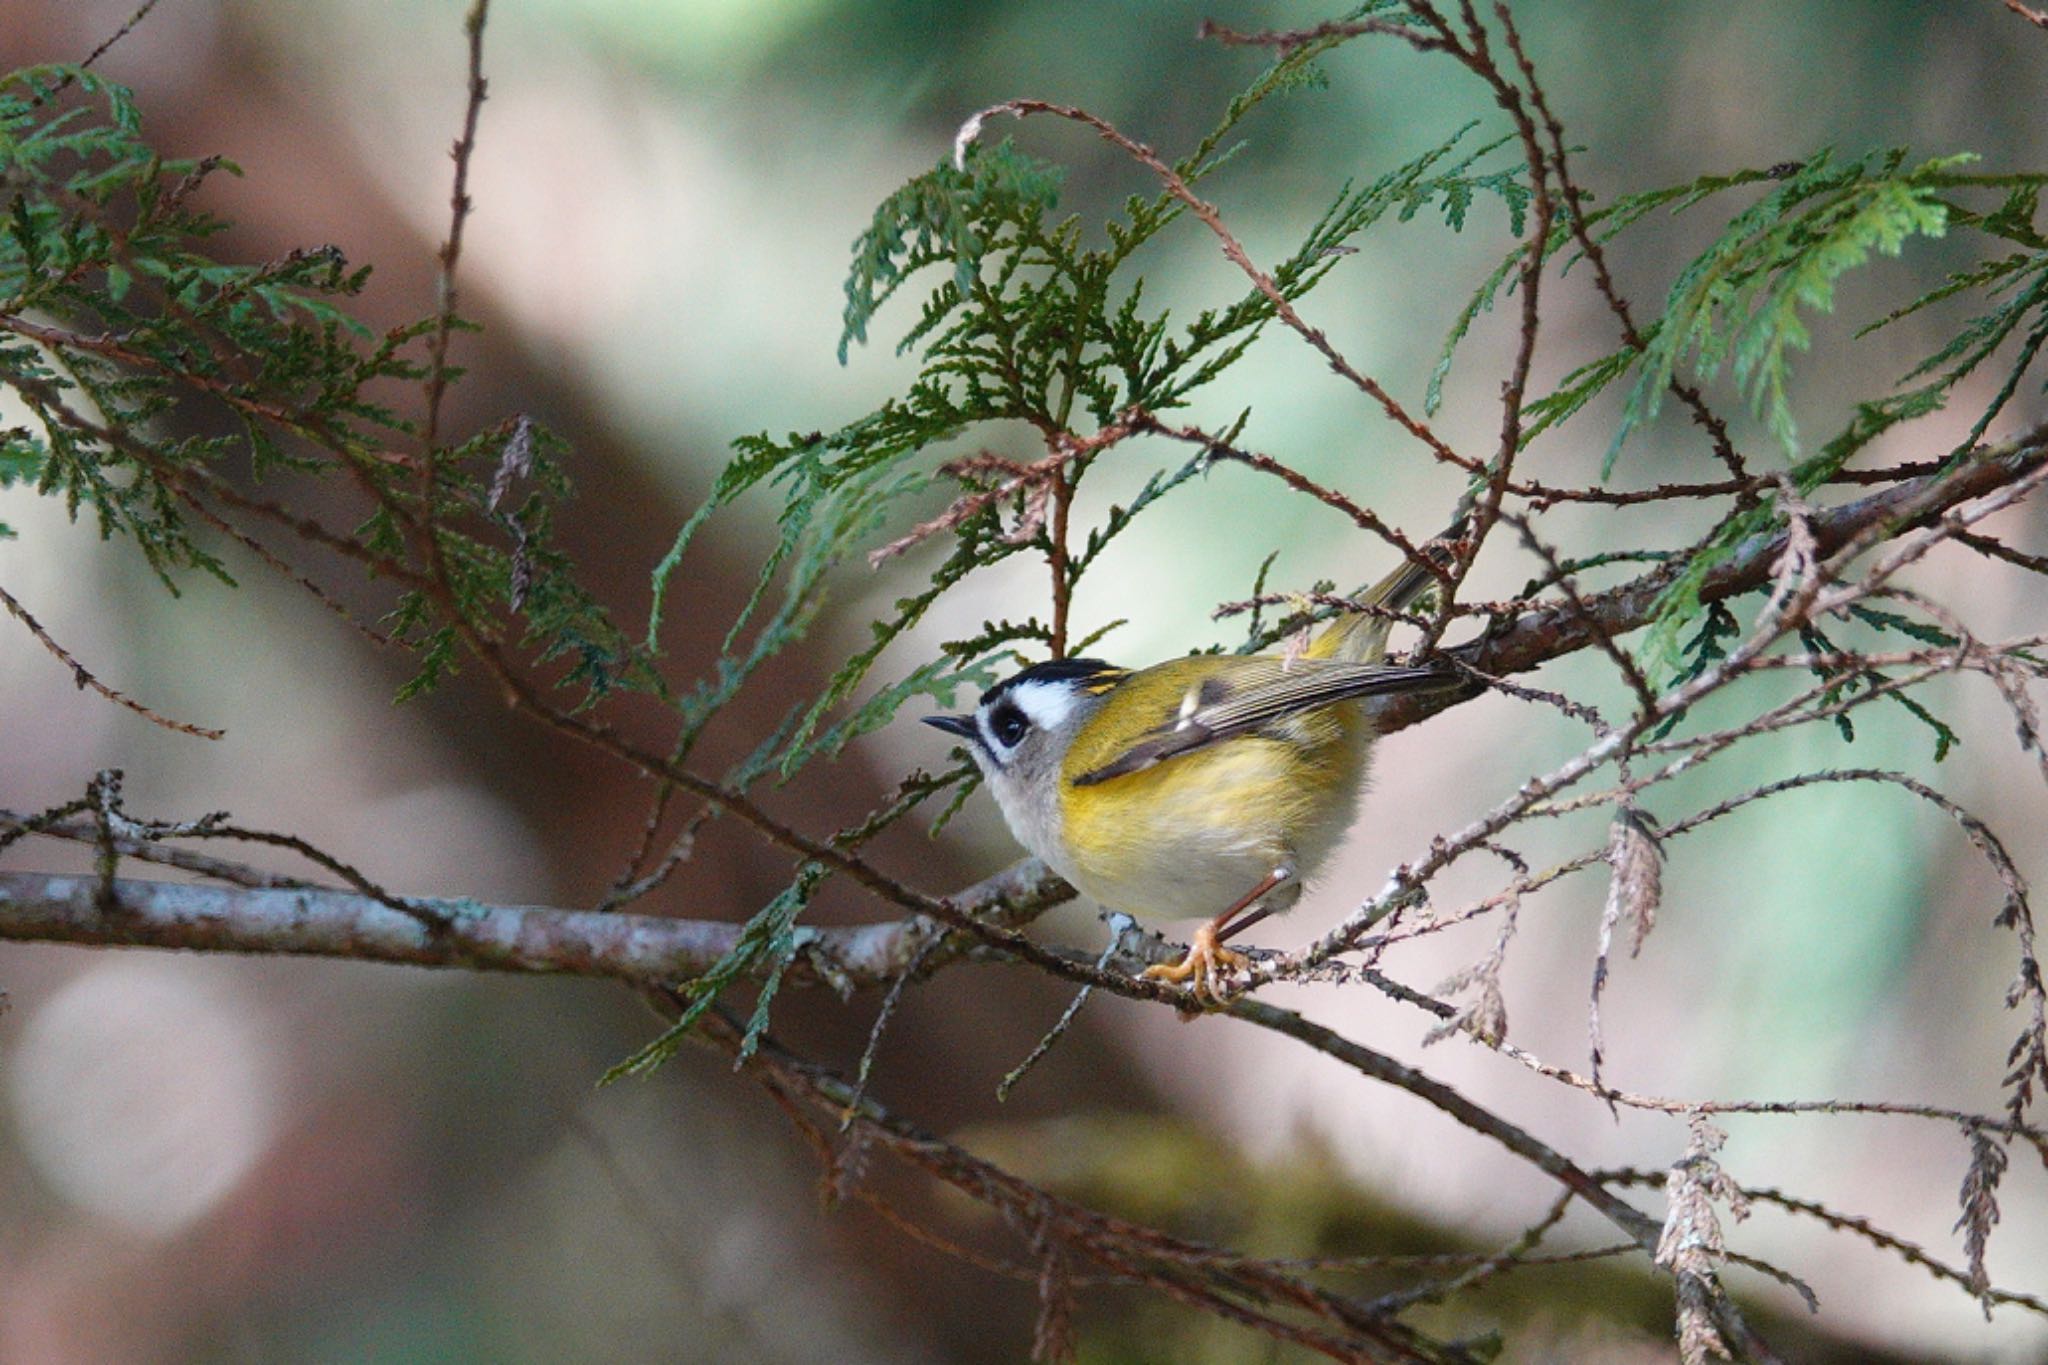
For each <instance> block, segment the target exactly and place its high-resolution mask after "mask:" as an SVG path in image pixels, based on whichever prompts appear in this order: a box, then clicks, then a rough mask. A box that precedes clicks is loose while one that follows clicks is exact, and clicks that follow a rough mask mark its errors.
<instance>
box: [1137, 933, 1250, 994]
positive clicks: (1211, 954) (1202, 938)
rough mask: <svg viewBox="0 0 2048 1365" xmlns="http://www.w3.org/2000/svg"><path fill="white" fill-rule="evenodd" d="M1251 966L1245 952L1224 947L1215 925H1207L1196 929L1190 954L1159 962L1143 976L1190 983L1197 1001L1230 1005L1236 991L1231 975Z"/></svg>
mask: <svg viewBox="0 0 2048 1365" xmlns="http://www.w3.org/2000/svg"><path fill="white" fill-rule="evenodd" d="M1251 965H1252V960H1251V959H1250V958H1248V957H1246V956H1245V955H1244V954H1243V953H1240V952H1237V951H1235V950H1233V949H1230V948H1226V947H1224V946H1223V944H1222V942H1221V941H1219V940H1218V939H1217V937H1216V926H1215V925H1214V924H1205V925H1203V926H1202V927H1201V928H1199V929H1197V930H1196V931H1195V938H1194V942H1192V943H1190V944H1189V945H1188V953H1187V956H1186V957H1184V958H1182V959H1181V960H1180V961H1178V962H1160V963H1156V964H1154V965H1153V966H1150V967H1147V968H1146V969H1145V970H1144V971H1143V972H1142V973H1141V974H1140V975H1141V976H1142V977H1143V979H1144V980H1147V981H1170V982H1173V983H1174V984H1176V985H1178V984H1180V983H1181V982H1186V983H1187V991H1188V994H1189V995H1191V996H1193V997H1194V998H1195V999H1196V1000H1198V1001H1201V1002H1202V1003H1204V1004H1209V1005H1227V1004H1229V1003H1230V998H1231V996H1233V995H1234V994H1236V992H1235V991H1234V990H1233V989H1231V985H1230V981H1229V978H1230V977H1232V976H1234V975H1236V974H1237V973H1238V972H1242V971H1248V970H1249V969H1250V968H1251Z"/></svg>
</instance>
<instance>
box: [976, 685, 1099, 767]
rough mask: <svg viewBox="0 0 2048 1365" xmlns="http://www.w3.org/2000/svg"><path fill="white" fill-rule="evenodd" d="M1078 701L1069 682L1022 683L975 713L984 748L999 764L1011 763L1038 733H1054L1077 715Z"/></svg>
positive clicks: (1006, 689) (1007, 690) (1007, 689)
mask: <svg viewBox="0 0 2048 1365" xmlns="http://www.w3.org/2000/svg"><path fill="white" fill-rule="evenodd" d="M1077 703H1078V698H1077V697H1076V695H1075V693H1074V689H1073V686H1072V685H1071V684H1070V683H1066V682H1039V681H1037V680H1031V681H1027V682H1021V683H1018V684H1016V685H1015V686H1014V687H1008V688H1005V689H1004V690H1003V693H1002V695H1001V696H999V697H997V698H996V699H995V701H994V702H993V703H991V704H989V705H986V706H984V707H982V708H981V709H980V710H979V711H977V712H976V713H975V717H974V723H975V725H976V726H977V727H979V729H980V730H981V739H982V745H983V747H984V748H985V749H986V750H987V751H988V753H989V754H990V755H991V756H992V757H994V758H995V759H996V760H997V761H998V762H1003V761H1005V760H1007V759H1008V758H1009V757H1010V755H1011V754H1013V753H1015V752H1016V751H1017V749H1018V747H1019V746H1021V745H1022V744H1023V743H1024V741H1025V740H1026V739H1027V738H1029V737H1030V736H1031V735H1032V734H1034V733H1039V734H1051V733H1054V732H1056V731H1058V730H1059V728H1060V727H1061V726H1063V725H1065V724H1066V723H1067V720H1068V719H1069V718H1070V717H1071V716H1072V715H1073V714H1074V707H1075V706H1076V705H1077Z"/></svg>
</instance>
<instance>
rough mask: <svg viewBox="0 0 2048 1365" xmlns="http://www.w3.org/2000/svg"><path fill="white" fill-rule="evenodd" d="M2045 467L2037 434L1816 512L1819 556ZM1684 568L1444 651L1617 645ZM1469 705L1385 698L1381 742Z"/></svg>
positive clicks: (1736, 579) (1751, 543)
mask: <svg viewBox="0 0 2048 1365" xmlns="http://www.w3.org/2000/svg"><path fill="white" fill-rule="evenodd" d="M2044 464H2048V427H2037V428H2035V429H2034V430H2032V431H2030V432H2028V433H2027V434H2026V435H2024V436H2022V437H2020V438H2019V439H2017V440H2015V441H2013V442H2011V443H2009V444H2007V445H2004V446H1999V447H1996V448H1992V449H1988V450H1984V451H1980V452H1978V453H1977V454H1975V455H1973V456H1971V457H1970V458H1969V459H1967V460H1966V461H1964V462H1963V463H1962V464H1961V465H1959V466H1958V467H1956V468H1955V469H1952V470H1949V471H1948V472H1947V473H1943V474H1930V475H1928V476H1926V477H1924V478H1919V479H1913V480H1911V481H1909V482H1906V483H1901V484H1898V485H1896V486H1895V487H1892V488H1887V489H1885V490H1883V491H1882V492H1877V493H1872V494H1871V495H1869V496H1868V497H1864V498H1857V499H1855V500H1854V501H1852V502H1845V503H1841V504H1839V505H1838V506H1834V507H1829V508H1825V509H1822V510H1819V511H1816V512H1814V513H1813V515H1812V517H1811V518H1810V527H1811V530H1812V534H1813V539H1814V543H1815V547H1816V551H1817V553H1818V554H1820V555H1822V556H1826V555H1832V554H1834V553H1835V552H1836V551H1837V550H1840V549H1842V548H1843V547H1844V546H1847V545H1848V544H1850V542H1852V541H1856V540H1859V539H1863V540H1868V539H1870V538H1871V537H1873V536H1875V537H1877V538H1878V539H1884V538H1888V537H1891V536H1896V535H1898V534H1900V533H1901V532H1904V531H1908V530H1912V529H1913V528H1915V527H1919V526H1925V525H1929V524H1931V523H1932V522H1935V521H1937V520H1939V519H1940V518H1941V517H1942V516H1943V515H1944V514H1945V513H1947V512H1950V511H1952V510H1954V509H1955V508H1957V507H1959V506H1961V505H1962V504H1964V503H1966V502H1969V501H1971V500H1972V499H1974V498H1980V497H1983V496H1985V495H1986V494H1989V493H1995V492H1997V491H1998V490H1999V489H2001V488H2003V487H2005V486H2007V485H2008V484H2011V483H2014V482H2016V481H2018V480H2020V479H2023V478H2026V477H2027V476H2029V475H2031V474H2034V473H2035V472H2036V471H2038V470H2039V469H2040V468H2041V467H2042V466H2043V465H2044ZM1786 541H1787V533H1785V532H1783V531H1779V532H1775V533H1771V534H1766V535H1757V536H1752V537H1751V538H1750V539H1749V540H1747V541H1745V542H1744V543H1743V544H1741V545H1739V546H1737V547H1736V549H1735V551H1734V553H1732V554H1731V555H1730V556H1729V557H1728V558H1727V559H1726V560H1724V561H1723V562H1722V563H1720V564H1718V565H1716V566H1715V567H1714V569H1713V570H1712V571H1711V572H1710V573H1708V575H1707V577H1706V580H1705V582H1704V583H1702V584H1701V587H1700V600H1701V601H1703V602H1717V601H1721V600H1723V599H1725V598H1729V597H1735V596H1738V595H1740V594H1742V593H1745V592H1750V591H1752V590H1754V589H1757V588H1761V587H1763V586H1765V585H1766V584H1767V583H1769V582H1770V581H1771V574H1772V570H1773V566H1774V565H1775V564H1776V563H1777V561H1778V558H1779V556H1780V555H1782V554H1783V553H1784V551H1785V546H1786ZM1681 568H1682V566H1681V565H1678V564H1671V565H1667V566H1664V567H1662V568H1660V569H1658V570H1656V571H1655V572H1652V573H1647V574H1644V575H1642V576H1641V577H1639V578H1635V579H1632V580H1630V581H1629V582H1627V583H1624V584H1622V585H1621V586H1620V587H1617V588H1610V589H1609V590H1607V591H1606V592H1601V593H1591V594H1587V595H1586V596H1584V597H1582V598H1581V599H1580V601H1579V602H1576V603H1558V604H1555V605H1552V606H1548V607H1545V608H1543V609H1542V610H1539V611H1532V612H1527V613H1524V614H1523V615H1521V616H1518V617H1516V618H1515V619H1514V620H1513V621H1511V622H1509V623H1507V624H1506V625H1504V626H1502V627H1501V628H1499V629H1497V630H1495V631H1492V632H1490V633H1488V634H1487V635H1486V636H1485V637H1484V638H1482V639H1480V640H1475V641H1472V642H1470V643H1468V644H1463V645H1459V646H1458V647H1456V648H1454V649H1452V650H1450V651H1448V652H1449V653H1451V654H1452V655H1454V656H1456V657H1458V658H1460V659H1463V660H1464V661H1465V662H1467V663H1469V664H1471V665H1472V666H1474V667H1475V668H1478V669H1480V670H1482V671H1483V672H1486V673H1490V674H1494V675H1497V676H1498V675H1506V674H1511V673H1523V672H1527V671H1528V670H1530V669H1533V668H1536V667H1538V666H1540V665H1542V664H1545V663H1548V662H1550V660H1552V659H1557V658H1562V657H1563V656H1565V655H1567V654H1573V653H1576V652H1578V651H1579V650H1581V649H1585V648H1587V647H1588V646H1591V645H1594V644H1596V643H1597V642H1598V641H1599V639H1600V638H1601V637H1602V636H1605V637H1607V638H1609V639H1616V638H1619V637H1620V636H1622V635H1625V634H1627V633H1628V632H1630V631H1633V630H1638V629H1640V628H1641V627H1643V626H1645V625H1648V624H1649V623H1650V621H1651V620H1652V619H1653V618H1654V616H1655V613H1656V607H1657V603H1658V600H1659V599H1660V598H1661V597H1662V596H1663V594H1664V592H1665V590H1666V589H1667V588H1668V587H1670V585H1671V583H1672V581H1673V580H1674V579H1675V578H1676V577H1677V576H1678V574H1679V572H1680V571H1681ZM1469 697H1470V694H1461V693H1457V692H1426V693H1409V694H1406V695H1404V696H1399V697H1390V698H1387V699H1386V700H1385V701H1384V702H1382V703H1381V704H1380V705H1379V707H1378V708H1377V709H1376V711H1375V713H1374V714H1375V724H1376V725H1377V727H1378V728H1379V730H1380V732H1381V733H1383V734H1384V733H1389V732H1391V731H1394V730H1401V729H1405V728H1407V727H1408V726H1410V725H1413V724H1415V723H1416V722H1418V721H1421V720H1424V719H1426V718H1427V717H1429V716H1431V715H1434V714H1435V713H1436V712H1438V711H1441V710H1443V709H1445V708H1446V707H1449V706H1453V705H1455V704H1457V703H1458V702H1460V701H1463V700H1469Z"/></svg>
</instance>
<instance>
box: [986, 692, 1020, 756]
mask: <svg viewBox="0 0 2048 1365" xmlns="http://www.w3.org/2000/svg"><path fill="white" fill-rule="evenodd" d="M988 728H989V733H990V734H992V735H994V736H995V737H996V742H997V743H998V744H1000V745H1002V746H1003V747H1004V748H1005V749H1014V748H1016V747H1017V745H1018V744H1019V743H1021V742H1022V741H1023V739H1024V735H1025V733H1026V732H1027V731H1029V730H1030V729H1031V722H1030V721H1028V720H1026V719H1024V713H1023V712H1022V711H1020V710H1018V709H1017V708H1016V707H1014V706H1011V705H1009V704H1007V703H1005V704H1004V705H1002V706H998V707H997V708H996V709H995V714H994V715H992V716H990V717H989V718H988Z"/></svg>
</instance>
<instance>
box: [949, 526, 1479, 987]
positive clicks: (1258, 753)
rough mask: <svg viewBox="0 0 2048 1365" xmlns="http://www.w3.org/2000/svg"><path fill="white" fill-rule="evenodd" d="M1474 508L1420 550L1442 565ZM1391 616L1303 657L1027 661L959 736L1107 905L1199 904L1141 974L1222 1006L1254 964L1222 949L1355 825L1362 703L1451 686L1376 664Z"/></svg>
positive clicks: (1337, 624)
mask: <svg viewBox="0 0 2048 1365" xmlns="http://www.w3.org/2000/svg"><path fill="white" fill-rule="evenodd" d="M1462 531H1463V518H1462V517H1461V518H1460V520H1459V522H1458V523H1456V524H1454V525H1453V526H1452V527H1451V529H1450V530H1449V531H1446V532H1445V533H1444V534H1443V535H1442V536H1439V537H1437V538H1436V539H1435V540H1433V541H1431V542H1430V543H1429V544H1428V545H1426V546H1424V547H1423V549H1422V552H1421V553H1422V555H1423V556H1424V557H1425V558H1428V559H1429V560H1430V561H1431V562H1432V563H1435V564H1438V565H1439V566H1440V565H1441V563H1442V562H1443V560H1444V559H1445V558H1446V557H1447V556H1446V549H1447V545H1448V543H1449V542H1450V541H1451V540H1452V539H1454V538H1455V537H1457V536H1458V535H1460V534H1462ZM1435 581H1436V573H1435V572H1433V571H1432V569H1431V568H1430V567H1428V566H1427V565H1425V564H1422V563H1416V562H1413V561H1411V562H1407V563H1404V564H1402V565H1401V566H1400V567H1399V568H1398V569H1396V570H1395V571H1394V572H1393V573H1391V574H1389V575H1388V576H1387V577H1386V578H1385V579H1383V580H1381V581H1380V582H1379V583H1378V584H1376V585H1375V586H1374V587H1372V588H1371V589H1370V590H1368V591H1367V592H1366V594H1365V595H1364V596H1363V597H1362V598H1361V599H1359V601H1360V604H1361V605H1362V606H1365V607H1380V608H1386V609H1387V610H1389V611H1396V612H1398V611H1402V610H1405V609H1406V608H1408V607H1409V606H1410V605H1412V604H1413V603H1414V602H1415V601H1416V600H1417V599H1418V598H1419V597H1421V596H1422V594H1423V593H1424V592H1425V591H1426V590H1427V589H1428V588H1430V587H1431V586H1432V585H1433V584H1434V583H1435ZM1391 626H1392V620H1391V618H1390V617H1388V616H1386V615H1383V614H1379V613H1375V612H1371V611H1354V612H1347V613H1345V614H1344V615H1341V616H1339V617H1337V618H1336V619H1335V620H1333V621H1331V622H1330V623H1329V625H1327V626H1326V627H1324V629H1323V630H1322V631H1321V632H1320V633H1319V634H1318V635H1316V637H1315V638H1314V639H1313V640H1311V641H1310V642H1309V644H1308V645H1307V646H1306V648H1304V649H1302V650H1301V651H1300V652H1299V653H1298V654H1294V655H1285V654H1255V655H1242V654H1197V655H1192V656H1190V657H1187V658H1182V659H1170V660H1168V661H1166V662H1165V663H1160V664H1154V665H1152V666H1151V667H1150V668H1141V669H1137V670H1131V669H1126V668H1119V667H1117V666H1116V665H1114V664H1109V663H1104V662H1103V661H1102V660H1100V659H1054V660H1052V661H1051V662H1049V663H1042V664H1033V665H1031V666H1030V667H1028V668H1025V669H1023V670H1022V671H1021V672H1019V673H1017V674H1015V675H1014V676H1012V677H1009V678H1006V679H1004V680H1003V681H1002V682H1000V683H998V684H996V685H995V686H994V687H992V688H990V689H989V690H988V691H987V692H986V693H984V694H983V695H982V698H981V702H980V704H979V705H978V706H976V707H975V709H974V711H973V713H972V714H969V715H963V716H927V717H925V718H924V720H925V724H927V725H933V726H936V727H938V728H939V729H941V730H944V731H946V732H947V733H948V734H952V735H957V736H959V737H960V738H961V739H962V740H964V741H966V745H965V747H966V749H967V751H968V753H969V754H970V755H972V757H973V759H974V762H975V764H976V765H977V766H978V767H979V768H980V769H981V772H982V775H983V777H984V778H986V779H987V781H988V785H989V790H990V791H991V792H993V793H994V795H995V798H996V804H997V805H998V806H1000V807H1001V808H1002V812H1003V818H1004V819H1005V820H1007V821H1008V822H1009V826H1010V832H1011V833H1012V834H1013V835H1015V836H1016V838H1017V841H1018V842H1019V843H1021V844H1023V845H1024V846H1025V847H1026V848H1027V849H1029V850H1030V851H1031V852H1032V853H1034V854H1036V855H1037V856H1038V857H1039V858H1040V859H1041V860H1042V861H1044V862H1045V864H1046V865H1047V866H1049V867H1050V868H1052V869H1053V871H1055V872H1057V873H1059V874H1060V875H1061V876H1062V877H1065V878H1066V879H1067V880H1068V881H1069V882H1072V883H1073V884H1074V885H1075V886H1076V887H1077V888H1079V889H1080V890H1081V891H1082V892H1083V893H1084V894H1085V895H1087V896H1089V897H1091V898H1093V899H1094V900H1096V901H1098V902H1099V903H1100V904H1102V905H1103V906H1104V907H1105V908H1107V909H1110V910H1121V911H1124V912H1125V913H1127V914H1130V915H1134V916H1141V917H1151V918H1181V917H1192V916H1195V915H1203V916H1207V917H1208V922H1207V923H1206V924H1204V925H1203V926H1202V927H1201V928H1200V929H1199V930H1197V931H1196V933H1195V937H1194V942H1193V943H1192V944H1191V945H1190V947H1189V948H1188V953H1187V956H1186V957H1185V958H1184V959H1183V960H1182V961H1180V962H1178V963H1173V964H1165V963H1162V964H1160V965H1158V966H1154V967H1150V968H1148V969H1146V971H1145V976H1147V977H1149V978H1153V979H1155V980H1164V981H1171V982H1176V983H1179V982H1185V983H1187V985H1188V989H1189V991H1190V992H1191V993H1192V994H1193V995H1194V996H1195V997H1196V998H1198V999H1203V1000H1207V1001H1212V1002H1217V1003H1220V1002H1222V1001H1223V1000H1224V999H1225V998H1226V990H1225V984H1226V981H1227V979H1228V976H1229V974H1230V973H1234V972H1236V971H1240V970H1242V969H1244V968H1245V967H1248V966H1249V965H1250V959H1249V958H1247V957H1245V956H1244V954H1242V953H1238V952H1234V951H1232V950H1231V949H1229V948H1226V947H1224V946H1223V944H1224V941H1225V940H1227V939H1228V938H1230V937H1231V936H1232V935H1234V934H1236V933H1239V932H1240V931H1242V930H1244V929H1246V928H1248V927H1249V926H1250V925H1252V924H1253V923H1255V922H1257V921H1258V920H1261V919H1263V918H1265V917H1266V916H1267V915H1270V914H1275V913H1278V912H1280V911H1284V910H1286V909H1288V908H1289V907H1291V906H1292V905H1293V904H1294V902H1295V901H1296V900H1297V899H1299V898H1300V896H1301V890H1302V884H1303V882H1304V881H1305V880H1306V879H1307V878H1309V877H1311V876H1313V875H1314V874H1315V872H1316V871H1317V870H1318V869H1319V868H1320V867H1321V866H1322V864H1323V862H1324V861H1325V860H1326V859H1327V858H1328V857H1329V855H1330V853H1331V852H1332V851H1333V850H1334V849H1335V848H1336V846H1337V844H1338V842H1339V841H1340V840H1341V839H1342V838H1343V836H1344V833H1345V831H1346V830H1347V829H1349V828H1350V825H1351V822H1352V818H1353V816H1354V814H1355V813H1356V811H1357V809H1358V800H1359V796H1360V793H1361V791H1362V789H1363V787H1364V784H1365V775H1366V764H1367V760H1368V758H1369V757H1370V753H1371V748H1372V742H1373V738H1374V730H1373V724H1372V716H1371V714H1370V711H1369V709H1368V708H1367V707H1366V706H1365V705H1364V704H1363V703H1364V701H1365V699H1367V698H1371V697H1380V696H1386V695H1389V694H1392V693H1400V692H1413V691H1419V690H1425V689H1438V688H1446V687H1457V686H1460V685H1462V684H1463V679H1462V678H1461V677H1460V676H1459V675H1458V674H1456V673H1454V672H1452V671H1450V670H1449V669H1446V668H1441V667H1435V668H1432V667H1406V666H1400V665H1393V664H1388V663H1385V662H1383V660H1384V659H1385V657H1386V649H1387V633H1388V631H1389V629H1390V628H1391Z"/></svg>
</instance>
